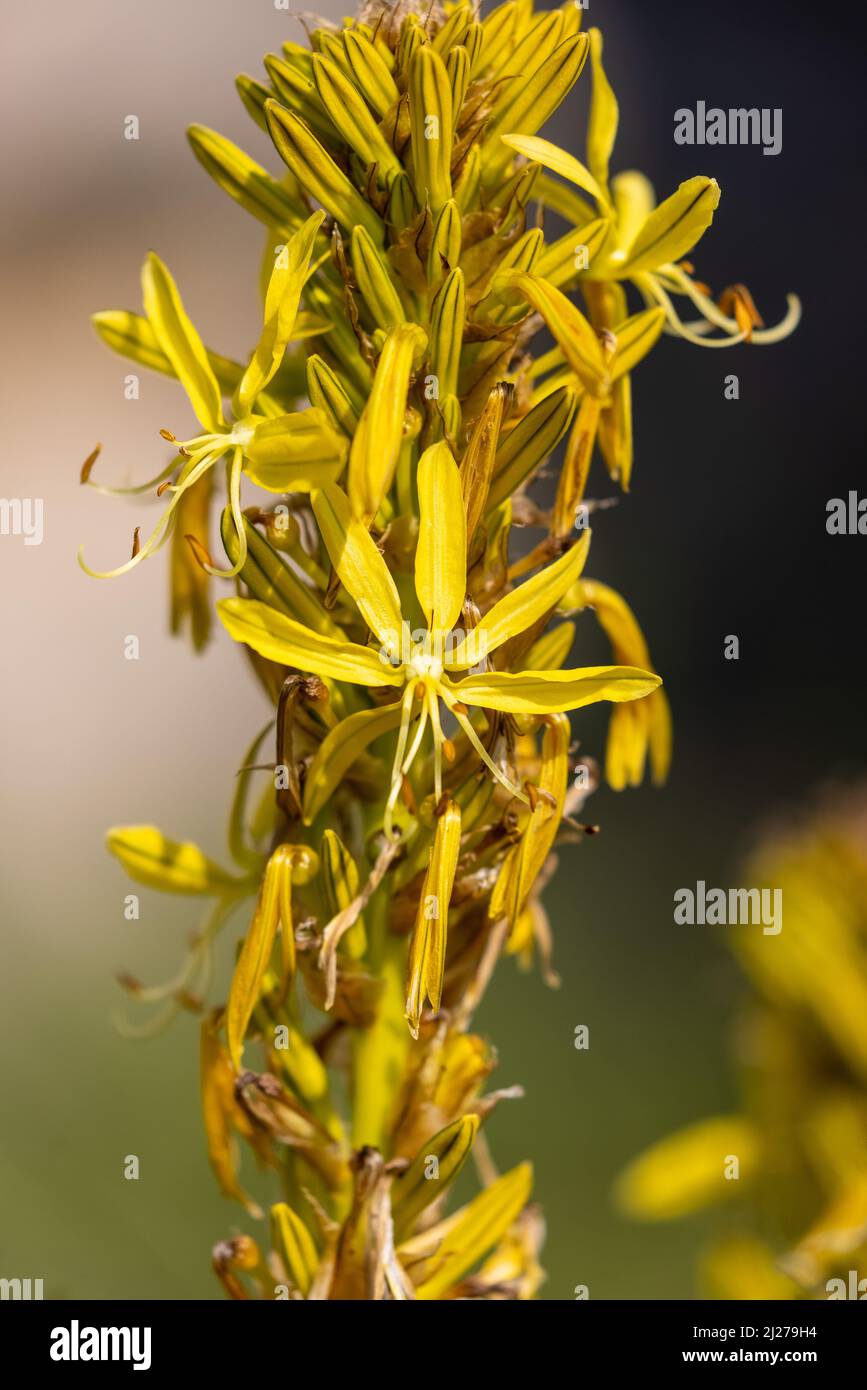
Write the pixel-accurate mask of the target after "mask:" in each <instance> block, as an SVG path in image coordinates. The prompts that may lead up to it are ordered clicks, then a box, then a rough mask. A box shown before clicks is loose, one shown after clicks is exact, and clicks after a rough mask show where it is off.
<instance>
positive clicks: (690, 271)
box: [678, 261, 695, 275]
mask: <svg viewBox="0 0 867 1390" xmlns="http://www.w3.org/2000/svg"><path fill="white" fill-rule="evenodd" d="M678 267H679V269H680V270H685V271H686V273H687V275H694V274H695V266H694V265H693V263H692V261H678Z"/></svg>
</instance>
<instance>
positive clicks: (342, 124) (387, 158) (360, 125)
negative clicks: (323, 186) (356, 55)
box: [313, 54, 401, 180]
mask: <svg viewBox="0 0 867 1390" xmlns="http://www.w3.org/2000/svg"><path fill="white" fill-rule="evenodd" d="M313 80H314V82H315V83H316V90H317V91H318V93H319V97H320V99H321V101H322V105H323V106H324V107H325V109H326V111H327V112H328V114H329V116H330V118H331V120H332V122H333V123H334V125H335V127H336V129H337V130H338V132H339V133H340V135H341V136H342V138H343V139H344V140H345V141H346V143H347V145H349V147H350V149H353V150H355V153H356V154H357V155H358V157H359V159H361V160H362V161H363V162H364V163H365V164H376V165H377V166H378V170H379V173H380V176H381V177H382V178H383V180H384V179H385V177H386V176H387V175H388V174H399V173H400V172H401V163H400V160H399V159H398V157H397V155H396V154H395V152H394V150H393V149H392V148H391V146H390V145H389V144H388V143H387V142H386V139H385V136H384V135H383V134H382V131H381V130H380V128H379V126H378V125H377V123H376V121H375V120H374V118H373V116H372V115H371V113H370V108H369V106H368V105H367V103H366V102H365V101H363V100H362V98H361V96H359V93H358V90H357V88H356V87H355V85H354V83H353V82H350V81H349V79H348V78H347V77H346V76H345V74H344V73H343V72H341V70H340V69H339V68H338V67H337V65H336V64H335V63H333V62H330V61H329V59H328V58H324V57H321V56H320V55H319V54H316V55H314V58H313Z"/></svg>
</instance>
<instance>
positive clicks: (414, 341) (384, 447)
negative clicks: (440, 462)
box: [348, 323, 427, 521]
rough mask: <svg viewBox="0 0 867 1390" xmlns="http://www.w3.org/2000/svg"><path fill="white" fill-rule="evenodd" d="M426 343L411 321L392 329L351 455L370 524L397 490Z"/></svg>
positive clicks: (354, 482) (354, 483) (359, 503)
mask: <svg viewBox="0 0 867 1390" xmlns="http://www.w3.org/2000/svg"><path fill="white" fill-rule="evenodd" d="M426 345H427V334H426V333H425V332H424V330H423V329H422V328H419V327H418V326H417V325H415V324H411V323H407V324H402V325H401V326H400V327H398V328H394V329H392V331H391V332H390V333H389V335H388V337H387V338H386V340H385V345H384V347H383V349H382V352H381V353H380V357H379V362H378V364H377V368H376V373H375V375H374V378H373V386H372V388H371V391H370V396H369V399H368V402H367V405H366V406H365V407H364V410H363V412H362V415H361V419H360V420H359V422H358V428H357V429H356V431H355V435H354V437H353V440H352V446H351V449H350V452H349V478H348V492H349V501H350V504H351V507H352V511H353V514H354V515H355V516H356V517H357V518H358V519H359V520H363V521H369V520H371V519H372V518H373V517H374V516H375V515H376V513H377V512H378V511H379V508H380V506H381V504H382V499H383V498H384V497H385V495H386V493H387V492H388V490H389V488H390V487H391V483H392V480H393V478H394V472H395V469H396V468H397V461H398V458H399V456H400V446H401V442H402V439H403V429H404V417H405V415H406V397H407V391H408V389H409V379H410V376H411V374H412V370H413V366H414V364H415V363H416V361H417V360H418V358H419V357H420V356H421V354H422V353H423V352H424V349H425V347H426Z"/></svg>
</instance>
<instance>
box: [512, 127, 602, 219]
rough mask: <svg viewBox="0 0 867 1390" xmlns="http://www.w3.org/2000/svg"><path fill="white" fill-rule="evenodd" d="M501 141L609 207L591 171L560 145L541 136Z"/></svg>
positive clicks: (514, 136)
mask: <svg viewBox="0 0 867 1390" xmlns="http://www.w3.org/2000/svg"><path fill="white" fill-rule="evenodd" d="M500 139H501V140H502V141H503V143H504V144H506V145H508V146H509V148H510V149H513V150H517V152H518V154H523V155H525V156H526V157H527V159H532V160H533V161H534V162H535V163H536V164H541V165H543V166H544V168H546V169H550V170H551V171H552V172H553V173H555V174H561V175H562V177H563V178H564V179H568V180H569V182H570V183H574V184H575V185H576V187H578V188H583V189H584V191H585V193H589V194H590V195H591V197H593V198H595V199H596V201H597V202H598V203H602V204H603V205H605V206H607V204H606V202H605V194H604V193H603V191H602V189H601V188H600V187H599V184H598V183H597V182H596V180H595V179H594V177H593V175H592V174H591V172H590V170H589V169H588V168H586V167H585V165H583V164H582V163H581V161H580V159H576V158H575V156H574V155H571V154H568V153H567V152H566V150H561V149H560V146H559V145H552V143H551V141H550V140H543V139H542V138H541V136H539V135H501V136H500Z"/></svg>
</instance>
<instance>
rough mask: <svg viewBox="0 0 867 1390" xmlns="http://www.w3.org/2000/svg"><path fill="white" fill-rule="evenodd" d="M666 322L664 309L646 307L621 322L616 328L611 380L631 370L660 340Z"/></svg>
mask: <svg viewBox="0 0 867 1390" xmlns="http://www.w3.org/2000/svg"><path fill="white" fill-rule="evenodd" d="M664 323H665V310H664V309H644V310H643V311H642V312H641V313H640V314H633V315H632V317H631V318H628V319H626V320H625V322H624V323H620V324H618V325H617V327H616V328H615V330H614V336H615V338H616V339H617V346H616V348H615V350H614V356H613V357H612V359H611V366H610V371H611V380H612V381H616V380H617V378H618V377H621V376H623V374H624V373H625V372H631V371H632V369H633V367H636V366H637V365H638V363H639V362H640V361H641V359H642V357H646V356H647V354H648V353H649V352H650V349H651V348H652V347H653V346H654V344H655V343H656V342H657V341H658V339H659V335H660V333H661V332H662V329H663V325H664Z"/></svg>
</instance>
